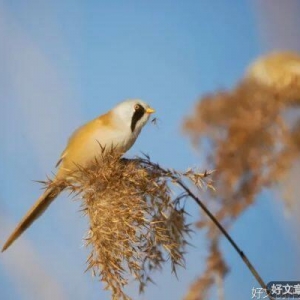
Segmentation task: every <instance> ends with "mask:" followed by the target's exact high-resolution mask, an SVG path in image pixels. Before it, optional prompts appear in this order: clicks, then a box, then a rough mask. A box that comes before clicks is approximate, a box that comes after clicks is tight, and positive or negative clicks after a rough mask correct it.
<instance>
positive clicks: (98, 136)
mask: <svg viewBox="0 0 300 300" xmlns="http://www.w3.org/2000/svg"><path fill="white" fill-rule="evenodd" d="M154 112H155V110H154V109H152V108H151V107H150V106H149V105H148V104H147V103H145V102H143V101H141V100H138V99H134V100H127V101H124V102H121V103H120V104H118V105H117V106H116V107H114V108H113V109H112V110H110V111H109V112H107V113H106V114H104V115H101V116H100V117H97V118H96V119H94V120H92V121H90V122H88V123H86V124H85V125H83V126H81V127H79V128H78V129H77V130H76V131H75V132H74V133H73V134H72V136H71V137H70V139H69V141H68V144H67V146H66V148H65V150H64V151H63V153H62V154H61V157H60V159H59V161H58V163H57V164H56V167H59V169H58V171H57V174H56V176H55V178H54V180H53V183H54V184H53V185H51V186H50V187H48V188H47V189H46V190H45V192H44V193H43V194H42V195H41V196H40V198H39V199H38V200H37V201H36V203H35V204H34V205H33V206H32V207H31V209H30V210H29V211H28V212H27V213H26V215H25V216H24V217H23V219H22V220H21V221H20V223H19V224H18V226H17V227H16V229H15V230H14V231H13V232H12V234H11V235H10V237H9V238H8V239H7V241H6V243H5V244H4V246H3V248H2V252H3V251H5V250H6V249H7V248H8V247H9V246H10V245H11V244H12V243H13V242H14V241H15V240H16V239H17V238H18V237H19V236H20V235H21V234H22V233H23V232H24V231H25V230H26V229H27V228H28V227H29V226H30V225H31V224H32V223H33V222H34V221H35V220H36V219H37V218H38V217H39V216H41V214H42V213H43V212H44V211H45V210H46V209H47V208H48V206H49V205H50V204H51V203H52V201H53V200H54V199H55V198H56V197H57V196H58V195H59V194H60V192H61V191H62V190H63V189H64V188H65V187H64V186H61V187H59V186H55V182H58V181H59V180H64V179H67V177H68V176H69V174H71V173H72V172H74V171H76V170H77V169H78V166H80V167H88V166H89V165H90V164H91V163H93V162H94V161H95V158H97V159H101V156H102V155H103V151H104V154H105V151H109V150H110V149H113V150H114V151H116V152H117V153H118V154H120V156H121V155H122V154H123V153H125V152H126V151H128V150H129V149H130V148H131V146H132V145H133V144H134V142H135V141H136V139H137V137H138V135H139V133H140V132H141V130H142V128H143V127H144V125H145V124H146V123H147V121H148V120H149V117H150V114H152V113H154ZM103 149H104V150H103Z"/></svg>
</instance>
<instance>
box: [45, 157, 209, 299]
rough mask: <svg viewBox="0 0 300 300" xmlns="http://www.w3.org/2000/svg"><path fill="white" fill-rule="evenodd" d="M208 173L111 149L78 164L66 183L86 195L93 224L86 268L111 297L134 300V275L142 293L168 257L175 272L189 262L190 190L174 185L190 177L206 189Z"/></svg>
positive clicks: (86, 207)
mask: <svg viewBox="0 0 300 300" xmlns="http://www.w3.org/2000/svg"><path fill="white" fill-rule="evenodd" d="M208 176H209V173H208V172H205V173H204V174H199V173H196V172H194V171H192V170H188V171H187V172H186V173H184V174H181V173H179V172H176V171H174V170H164V169H162V168H161V167H160V166H159V165H157V164H154V163H152V162H151V161H150V159H149V157H147V156H145V158H136V159H133V160H128V159H120V158H119V156H118V155H115V154H114V153H113V151H112V152H111V153H109V154H107V153H105V155H103V157H102V159H101V162H100V161H99V162H98V161H97V160H95V163H94V165H93V166H92V167H89V168H81V167H78V171H76V172H75V173H74V174H72V176H71V178H70V179H68V182H63V183H61V184H64V185H66V186H67V189H68V190H70V191H71V192H72V193H75V194H76V195H77V196H78V195H80V196H81V199H82V209H83V211H84V213H85V214H86V215H87V216H88V218H89V224H90V228H89V231H88V233H87V237H86V245H87V246H88V247H89V248H90V249H91V253H90V255H89V257H88V260H87V264H88V268H87V269H91V270H92V272H93V274H94V275H95V276H98V277H99V279H100V280H101V281H102V282H104V284H105V288H106V289H109V290H111V292H112V299H130V297H129V296H128V295H126V294H125V292H124V288H125V286H126V285H127V284H128V283H129V280H130V279H134V280H136V281H137V282H138V283H139V287H140V292H143V290H144V288H145V286H146V285H147V283H149V282H152V278H151V275H152V272H153V271H155V270H159V269H161V268H162V266H163V264H164V263H166V262H167V261H170V263H171V267H172V271H173V272H175V273H176V267H177V266H184V251H185V246H186V244H187V240H186V238H187V235H188V234H189V233H190V231H191V229H190V226H189V225H188V224H186V220H185V214H186V213H185V210H184V205H183V202H182V201H181V200H182V199H184V198H186V197H187V194H186V193H181V194H180V196H176V195H175V194H174V193H173V192H172V191H171V187H172V185H176V181H177V179H182V178H186V179H187V180H188V181H189V182H191V183H193V185H195V186H196V187H198V188H201V187H202V186H203V185H205V184H206V183H207V184H208V185H210V182H209V179H208V178H207V177H208ZM50 184H51V183H50Z"/></svg>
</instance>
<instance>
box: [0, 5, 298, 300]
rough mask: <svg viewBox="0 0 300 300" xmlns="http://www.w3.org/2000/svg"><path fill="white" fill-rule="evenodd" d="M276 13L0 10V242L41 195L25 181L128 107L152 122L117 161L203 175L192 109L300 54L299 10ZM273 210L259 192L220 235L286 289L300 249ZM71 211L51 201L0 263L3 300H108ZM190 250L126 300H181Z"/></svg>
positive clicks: (197, 268)
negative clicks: (255, 68) (271, 54)
mask: <svg viewBox="0 0 300 300" xmlns="http://www.w3.org/2000/svg"><path fill="white" fill-rule="evenodd" d="M275 2H276V4H277V5H273V6H272V4H271V2H270V1H269V0H268V1H265V2H264V4H261V2H260V1H258V0H257V1H250V0H249V1H245V0H244V1H240V0H233V1H231V2H230V4H229V3H228V2H225V1H217V0H202V1H167V0H162V1H156V0H154V1H151V2H150V1H89V2H87V1H69V0H67V1H58V0H53V1H45V0H42V1H33V0H29V1H26V3H25V1H20V0H11V1H3V0H0V41H1V43H0V65H1V68H0V99H1V100H0V101H1V104H2V109H1V111H0V128H1V131H0V138H1V140H2V146H1V148H0V157H1V158H2V159H1V162H2V165H1V168H0V186H1V190H0V242H1V244H2V243H3V241H4V239H5V238H6V237H7V235H8V234H9V233H10V231H11V230H12V229H13V227H14V225H15V224H16V223H17V222H18V221H19V219H20V218H21V217H22V215H23V214H24V213H25V212H26V210H27V209H29V207H30V206H31V204H32V203H33V202H34V200H35V199H36V198H37V197H38V196H39V194H40V192H41V191H40V186H39V185H38V184H36V183H34V182H32V180H40V179H41V180H42V179H44V178H45V177H46V175H47V174H48V175H51V172H54V171H55V169H54V165H55V163H56V160H57V158H58V157H59V155H60V152H61V151H62V150H63V148H64V146H65V142H66V140H67V138H68V136H69V135H70V134H71V132H72V131H73V130H74V129H75V128H76V127H77V126H79V125H81V124H82V123H84V122H86V121H87V120H89V119H91V118H94V117H95V116H97V115H99V114H101V113H103V112H105V111H107V110H109V109H110V108H111V107H112V106H114V105H115V104H116V103H118V102H120V101H122V100H124V99H126V98H136V97H138V98H142V99H143V100H145V101H147V102H149V104H151V105H152V106H153V107H154V108H155V109H156V110H157V114H156V116H157V117H158V118H159V120H160V122H159V126H158V127H155V126H151V125H148V126H147V127H146V128H145V129H144V130H143V132H142V134H141V136H140V137H139V139H138V141H137V142H136V144H135V145H134V146H133V147H132V149H131V150H130V151H129V153H128V156H130V155H136V154H139V153H140V152H141V151H143V152H147V153H148V154H150V156H151V158H152V159H153V160H154V161H158V162H160V163H161V164H162V165H164V166H167V167H173V168H178V169H182V170H184V169H186V168H188V167H191V166H199V167H200V168H203V169H205V168H206V166H205V164H204V162H203V160H202V158H201V155H199V154H196V153H195V152H194V151H193V150H192V148H191V146H190V144H189V142H188V139H187V138H186V137H184V136H183V135H182V133H181V131H180V126H181V124H182V121H183V118H184V116H186V115H188V114H189V113H191V112H192V110H193V106H194V104H195V102H196V101H197V99H198V98H199V97H200V96H201V95H203V94H204V93H206V92H210V91H215V90H217V89H221V88H232V87H233V86H234V85H235V83H236V82H237V80H238V79H239V78H240V77H241V76H242V75H243V72H244V70H245V68H246V67H247V65H248V64H249V63H250V62H251V61H252V60H253V59H254V58H255V57H257V56H258V55H260V54H262V53H264V52H265V51H267V50H272V49H277V48H292V49H295V50H300V49H299V48H297V47H299V46H300V45H299V42H298V44H297V42H295V40H296V41H297V40H299V33H297V32H296V31H295V29H294V28H295V27H296V28H297V26H295V24H296V23H295V22H296V21H295V19H296V16H297V14H299V12H300V6H299V2H298V4H297V3H296V1H290V2H289V5H285V6H283V5H282V4H280V2H278V1H277V0H276V1H275ZM275 2H274V1H273V2H272V3H275ZM278 12H280V13H281V14H279V13H278ZM279 16H280V17H279ZM298 25H299V24H298ZM298 28H299V27H298ZM277 29H278V30H277ZM278 32H279V33H280V35H277V36H276V33H278ZM296 34H298V37H297V36H296ZM3 141H4V143H3ZM276 198H278V196H277V195H273V194H271V193H269V192H264V193H263V194H262V195H261V196H260V201H259V202H260V204H258V205H255V206H253V207H251V208H250V209H249V211H247V212H246V213H245V214H243V215H242V216H241V218H240V220H239V221H238V222H237V223H236V224H235V225H234V226H233V227H232V228H231V233H232V235H233V236H234V237H235V238H236V240H237V242H238V243H239V245H240V246H241V248H242V249H243V250H244V251H245V252H246V253H247V254H248V255H249V257H250V259H251V260H252V261H253V263H254V265H256V266H257V268H258V271H260V272H261V275H262V276H263V277H264V278H265V280H266V281H269V280H280V279H287V280H293V279H297V278H299V275H300V274H299V270H296V267H295V261H298V259H297V255H298V254H299V244H298V243H297V240H296V239H295V234H296V231H295V230H294V229H293V228H294V226H293V225H294V224H293V223H292V222H289V219H286V218H285V217H284V216H283V215H282V210H283V207H282V205H281V202H280V201H279V200H278V199H277V200H276ZM78 206H79V204H78V203H77V202H74V201H71V200H70V198H67V195H65V194H64V195H62V196H60V197H59V199H58V200H57V201H56V202H55V203H54V204H53V205H52V206H51V207H50V209H49V210H48V211H47V213H46V214H45V215H43V217H42V218H41V219H39V220H38V222H36V223H35V224H34V226H32V227H31V228H30V230H28V231H27V232H26V234H25V235H24V236H22V238H20V240H18V241H17V242H16V243H15V244H14V245H13V247H12V248H11V249H9V251H7V252H6V253H4V254H3V255H1V257H0V298H1V299H7V300H12V299H20V300H32V299H61V300H65V299H74V300H77V299H78V300H79V299H109V294H108V293H107V292H104V291H103V290H102V285H101V283H99V282H97V280H96V279H92V277H91V275H90V274H89V273H84V272H83V271H84V270H85V259H86V257H87V254H88V251H87V250H86V249H84V247H83V246H82V237H83V235H84V232H85V229H86V227H87V223H86V220H85V219H84V218H83V217H82V216H81V215H80V213H79V212H78ZM189 211H190V213H191V214H192V216H193V217H192V218H193V219H195V220H196V219H197V217H198V215H199V212H198V208H197V207H195V206H194V205H193V204H189ZM298 233H299V232H298ZM193 244H194V245H195V246H196V247H195V248H189V249H188V256H187V266H186V269H182V270H180V272H179V279H178V280H177V279H176V278H175V277H174V276H172V275H170V272H169V269H168V268H166V269H165V270H164V271H163V272H162V273H161V274H159V273H158V274H156V276H155V277H154V279H155V281H156V282H157V285H156V286H149V288H148V289H147V291H146V294H145V295H143V296H137V291H136V288H135V286H134V285H131V286H130V287H129V288H128V291H129V293H130V294H131V295H132V296H133V297H134V298H135V299H145V300H146V299H147V300H148V299H182V297H183V295H184V294H185V292H186V290H187V288H188V286H189V284H190V283H191V282H192V281H193V280H194V279H195V278H196V276H197V274H200V273H201V271H202V270H203V268H204V261H205V255H206V253H207V249H206V242H205V240H204V239H203V235H202V234H201V233H200V232H197V233H196V235H195V236H194V238H193ZM222 249H223V250H224V252H225V257H226V259H227V262H228V264H229V266H230V267H231V273H230V274H229V275H228V276H227V278H226V280H225V296H226V299H251V288H252V287H253V286H257V284H256V282H255V280H254V279H253V278H252V276H251V275H250V274H249V271H248V270H247V269H246V268H245V266H244V265H243V264H242V262H241V260H240V258H239V257H238V256H237V255H236V253H234V251H233V250H232V249H231V248H230V246H229V245H228V244H227V243H226V241H224V242H222ZM211 299H215V297H214V296H213V295H212V296H211Z"/></svg>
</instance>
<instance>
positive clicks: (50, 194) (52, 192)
mask: <svg viewBox="0 0 300 300" xmlns="http://www.w3.org/2000/svg"><path fill="white" fill-rule="evenodd" d="M63 189H64V187H63V186H51V187H49V188H48V189H47V190H46V191H45V192H44V193H43V194H42V195H41V197H40V198H39V199H38V200H37V201H36V202H35V204H34V205H33V206H32V207H31V209H30V210H29V211H28V212H27V213H26V215H25V216H24V217H23V219H22V220H21V221H20V223H19V224H18V226H17V227H16V229H15V230H14V231H13V232H12V234H11V235H10V237H9V238H8V239H7V241H6V243H5V244H4V246H3V248H2V250H1V252H3V251H5V250H6V249H7V248H8V247H9V246H10V245H11V244H12V243H13V242H14V241H15V240H16V239H17V238H18V237H19V236H20V235H21V234H22V233H23V232H24V231H25V230H26V229H27V228H28V227H29V226H30V225H31V224H32V223H33V222H34V221H35V220H36V219H37V218H38V217H40V216H41V215H42V214H43V212H44V211H45V210H46V209H47V208H48V206H49V205H50V204H51V203H52V201H53V200H54V199H55V198H56V197H57V196H58V194H59V193H60V192H61V191H62V190H63Z"/></svg>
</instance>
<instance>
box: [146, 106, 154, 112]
mask: <svg viewBox="0 0 300 300" xmlns="http://www.w3.org/2000/svg"><path fill="white" fill-rule="evenodd" d="M146 113H147V114H153V113H155V109H153V108H151V107H148V108H147V109H146Z"/></svg>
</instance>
